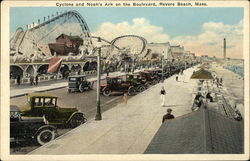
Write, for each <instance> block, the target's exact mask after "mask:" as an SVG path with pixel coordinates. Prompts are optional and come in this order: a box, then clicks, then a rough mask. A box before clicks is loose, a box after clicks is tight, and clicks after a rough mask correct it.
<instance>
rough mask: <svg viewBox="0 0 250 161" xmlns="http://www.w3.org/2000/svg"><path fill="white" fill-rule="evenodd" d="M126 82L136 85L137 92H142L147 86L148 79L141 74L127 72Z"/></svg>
mask: <svg viewBox="0 0 250 161" xmlns="http://www.w3.org/2000/svg"><path fill="white" fill-rule="evenodd" d="M126 82H128V83H130V84H131V85H132V86H134V87H135V88H136V91H137V92H142V91H144V90H145V89H146V88H147V84H146V80H145V79H142V78H141V76H140V75H139V74H126Z"/></svg>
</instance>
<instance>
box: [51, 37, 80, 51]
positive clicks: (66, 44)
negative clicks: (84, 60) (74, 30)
mask: <svg viewBox="0 0 250 161" xmlns="http://www.w3.org/2000/svg"><path fill="white" fill-rule="evenodd" d="M81 45H83V39H82V38H81V37H79V36H69V35H66V34H61V35H60V36H58V37H57V38H56V42H55V43H49V49H50V52H51V53H52V54H54V53H56V55H57V56H59V55H60V56H67V55H68V54H69V53H72V54H73V55H77V54H79V47H80V46H81ZM54 55H55V54H54Z"/></svg>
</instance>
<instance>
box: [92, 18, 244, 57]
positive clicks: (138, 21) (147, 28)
mask: <svg viewBox="0 0 250 161" xmlns="http://www.w3.org/2000/svg"><path fill="white" fill-rule="evenodd" d="M201 27H202V32H201V33H200V34H199V35H195V36H190V35H189V36H177V37H172V38H171V37H170V36H169V35H168V34H167V33H164V29H163V27H161V26H156V25H153V24H151V23H150V21H149V20H147V19H145V18H134V19H133V20H132V23H128V22H126V21H124V22H120V23H116V24H114V23H112V22H105V23H103V24H101V25H100V26H99V28H98V29H97V31H96V32H94V33H92V35H95V36H101V37H104V38H106V39H107V40H110V41H111V40H112V39H114V38H115V37H118V36H121V35H129V34H134V35H139V36H142V37H144V38H145V39H147V41H148V42H155V43H157V42H168V41H169V42H170V44H171V45H179V44H180V45H183V46H184V48H185V50H187V51H190V52H193V53H195V54H196V55H209V56H216V57H222V56H223V39H224V38H226V40H227V46H228V47H227V55H228V56H229V57H235V58H242V57H243V20H241V21H240V22H239V23H237V24H232V25H227V24H224V23H222V22H206V23H203V24H202V26H201Z"/></svg>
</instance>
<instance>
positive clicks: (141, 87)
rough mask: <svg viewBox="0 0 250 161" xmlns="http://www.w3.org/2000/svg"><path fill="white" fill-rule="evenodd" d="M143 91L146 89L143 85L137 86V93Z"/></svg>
mask: <svg viewBox="0 0 250 161" xmlns="http://www.w3.org/2000/svg"><path fill="white" fill-rule="evenodd" d="M145 90H146V87H145V86H143V85H141V86H139V88H138V92H143V91H145Z"/></svg>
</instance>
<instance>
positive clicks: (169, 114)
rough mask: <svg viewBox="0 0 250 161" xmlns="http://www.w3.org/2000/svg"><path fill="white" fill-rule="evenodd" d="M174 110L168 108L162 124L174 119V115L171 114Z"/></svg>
mask: <svg viewBox="0 0 250 161" xmlns="http://www.w3.org/2000/svg"><path fill="white" fill-rule="evenodd" d="M172 111H173V110H172V109H171V108H168V109H167V114H165V115H164V116H163V118H162V123H164V122H165V121H166V120H169V119H174V115H172V114H171V112H172Z"/></svg>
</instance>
